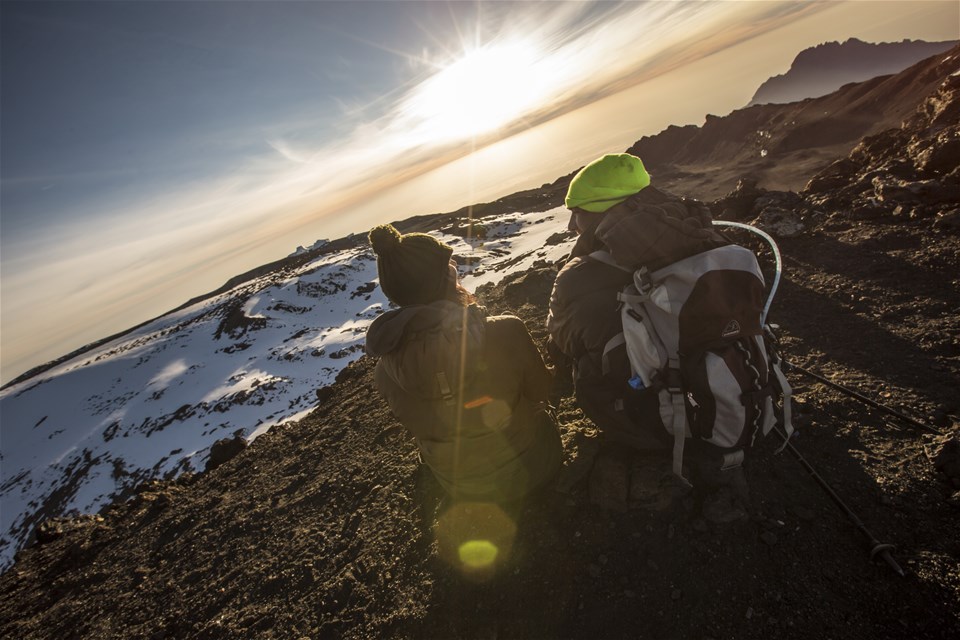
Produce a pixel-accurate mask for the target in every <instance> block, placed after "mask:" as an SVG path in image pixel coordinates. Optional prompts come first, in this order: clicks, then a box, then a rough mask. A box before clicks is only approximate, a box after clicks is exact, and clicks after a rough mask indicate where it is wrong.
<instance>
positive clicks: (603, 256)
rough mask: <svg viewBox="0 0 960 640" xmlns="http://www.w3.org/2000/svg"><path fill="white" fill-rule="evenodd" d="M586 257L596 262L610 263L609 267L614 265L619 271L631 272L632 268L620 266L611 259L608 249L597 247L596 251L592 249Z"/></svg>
mask: <svg viewBox="0 0 960 640" xmlns="http://www.w3.org/2000/svg"><path fill="white" fill-rule="evenodd" d="M587 257H588V258H593V259H594V260H596V261H597V262H602V263H603V264H607V265H610V266H611V267H614V268H616V269H620V271H626V272H627V273H633V269H628V268H626V267H622V266H620V265H619V264H617V261H616V260H614V259H613V256H612V255H610V252H609V251H604V250H603V249H599V250H597V251H594V252H593V253H590V254H587Z"/></svg>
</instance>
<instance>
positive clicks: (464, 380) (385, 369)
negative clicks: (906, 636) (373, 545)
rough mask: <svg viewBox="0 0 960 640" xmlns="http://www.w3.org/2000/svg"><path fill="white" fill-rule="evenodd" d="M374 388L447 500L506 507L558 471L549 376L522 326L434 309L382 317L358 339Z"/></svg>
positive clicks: (472, 310)
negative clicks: (372, 360)
mask: <svg viewBox="0 0 960 640" xmlns="http://www.w3.org/2000/svg"><path fill="white" fill-rule="evenodd" d="M366 348H367V353H369V354H370V355H372V356H379V357H380V361H379V362H378V363H377V367H376V371H375V381H376V385H377V389H378V390H379V391H380V393H381V394H382V395H383V397H384V398H385V399H386V401H387V403H388V404H389V405H390V409H391V410H392V411H393V413H394V415H396V416H397V419H398V420H399V421H400V422H401V423H402V424H403V425H404V427H406V428H407V429H408V430H409V431H410V432H411V433H412V434H413V435H414V437H415V438H416V440H417V443H418V445H419V447H420V451H421V454H422V457H423V461H424V463H426V464H427V465H428V466H429V467H430V469H431V470H432V471H433V473H434V475H435V476H436V478H437V480H438V481H439V482H440V484H441V485H442V486H443V487H444V489H446V490H447V491H448V492H449V493H451V494H452V495H454V496H457V497H462V498H467V499H482V500H494V501H510V500H515V499H517V498H520V497H522V496H523V495H525V494H526V493H528V492H529V491H531V490H533V489H535V488H537V487H539V486H542V485H543V484H544V483H545V482H546V481H547V480H549V479H550V477H551V476H552V475H553V474H554V473H555V472H556V471H557V469H558V468H559V466H560V461H561V451H562V445H561V442H560V436H559V433H558V432H557V429H556V426H555V425H554V423H553V421H552V419H550V418H549V415H548V414H547V413H546V412H545V410H544V409H545V406H546V401H547V398H548V395H549V390H550V383H551V377H550V374H549V372H548V371H547V368H546V367H545V366H544V364H543V359H542V358H541V357H540V353H539V351H538V350H537V347H536V345H535V344H534V343H533V340H532V339H531V338H530V334H529V333H528V332H527V329H526V327H525V326H524V324H523V321H522V320H520V319H519V318H516V317H514V316H493V317H489V318H488V317H486V313H485V311H484V310H483V309H482V308H481V307H478V306H476V305H471V306H469V307H466V308H464V307H462V306H460V305H457V304H455V303H453V302H449V301H440V302H435V303H433V304H430V305H416V306H409V307H404V308H401V309H396V310H393V311H388V312H386V313H384V314H383V315H381V316H380V317H378V318H377V319H376V320H375V321H374V322H373V324H372V325H371V326H370V329H369V330H368V332H367V346H366Z"/></svg>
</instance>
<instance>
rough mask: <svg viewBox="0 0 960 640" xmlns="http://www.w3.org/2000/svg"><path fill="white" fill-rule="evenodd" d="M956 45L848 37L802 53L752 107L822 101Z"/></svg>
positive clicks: (763, 87) (760, 93) (759, 91)
mask: <svg viewBox="0 0 960 640" xmlns="http://www.w3.org/2000/svg"><path fill="white" fill-rule="evenodd" d="M956 44H957V41H945V42H925V41H923V40H907V39H904V40H903V41H901V42H881V43H870V42H864V41H863V40H860V39H858V38H848V39H847V40H846V41H844V42H842V43H841V42H838V41H835V40H834V41H830V42H824V43H822V44H818V45H816V46H814V47H810V48H807V49H804V50H803V51H801V52H800V53H799V54H797V56H796V58H794V60H793V63H792V64H791V65H790V69H789V70H788V71H787V72H786V73H785V74H781V75H777V76H773V77H772V78H770V79H769V80H767V81H766V82H764V83H763V84H762V85H760V88H759V89H757V92H756V93H755V94H754V96H753V99H751V100H750V105H755V104H769V103H777V104H785V103H788V102H797V101H800V100H805V99H807V98H818V97H820V96H823V95H826V94H828V93H832V92H833V91H836V90H837V89H839V88H840V87H842V86H843V85H845V84H849V83H851V82H862V81H864V80H869V79H870V78H875V77H877V76H883V75H889V74H891V73H899V72H900V71H903V70H904V69H906V68H907V67H909V66H911V65H913V64H916V63H917V62H919V61H920V60H923V59H925V58H928V57H930V56H934V55H937V54H939V53H943V52H944V51H946V50H947V49H949V48H950V47H952V46H954V45H956ZM750 105H748V106H750Z"/></svg>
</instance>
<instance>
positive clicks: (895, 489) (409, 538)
mask: <svg viewBox="0 0 960 640" xmlns="http://www.w3.org/2000/svg"><path fill="white" fill-rule="evenodd" d="M781 249H782V251H783V253H784V255H785V262H786V264H785V268H786V273H785V278H784V281H783V282H782V284H781V292H780V293H779V295H778V297H777V300H776V303H775V306H774V310H773V315H774V316H775V320H777V321H779V322H780V323H781V324H782V326H783V329H782V333H783V339H784V343H785V345H786V347H787V355H788V357H789V359H790V360H792V361H794V362H796V363H799V364H803V365H806V366H809V367H811V368H813V369H816V370H817V371H819V372H821V373H823V374H824V375H827V376H830V377H831V378H833V379H834V380H837V381H839V382H842V383H843V384H847V385H849V386H851V387H853V388H855V389H857V390H859V391H861V392H863V393H864V394H866V395H868V396H870V397H872V398H876V399H879V400H881V401H883V402H886V403H889V404H890V405H891V406H893V407H897V408H899V409H902V410H903V411H904V412H906V413H909V414H910V415H912V416H916V417H918V418H919V419H921V420H924V421H929V422H931V423H936V424H937V425H939V427H940V428H942V429H943V430H944V431H945V432H952V433H954V434H956V433H957V431H958V430H960V428H958V424H957V419H956V415H957V413H958V406H957V395H956V390H957V389H958V388H960V384H958V382H960V379H958V372H960V348H958V346H957V345H958V331H960V320H958V316H957V313H956V312H957V310H958V309H960V286H958V284H960V282H958V280H957V277H958V276H957V274H958V273H960V271H958V266H960V260H958V256H960V240H958V237H957V236H956V235H949V234H947V235H945V234H942V233H937V232H934V231H933V230H932V228H931V224H930V221H929V220H917V221H904V222H897V223H895V224H894V223H892V221H891V220H876V221H859V222H858V221H849V220H846V219H843V218H840V217H837V216H834V217H833V218H824V219H823V220H822V221H821V222H820V223H819V228H818V229H817V230H815V231H813V232H811V233H808V234H806V235H804V236H802V237H799V238H795V239H792V240H784V241H783V242H782V243H781ZM553 277H554V272H553V271H552V269H549V268H542V269H539V270H532V271H530V272H527V273H523V274H518V275H516V276H513V277H511V278H509V279H508V280H507V281H506V282H504V283H502V285H501V286H499V287H496V288H487V289H485V290H484V291H482V292H481V293H482V297H483V300H484V302H485V303H486V304H487V305H489V307H490V308H491V310H493V311H496V312H512V313H516V314H518V315H520V316H521V317H522V318H524V320H525V321H526V322H527V325H528V327H530V328H531V330H532V332H533V334H534V335H535V337H536V338H537V340H538V341H540V342H541V344H542V341H543V339H544V338H545V335H544V331H543V328H542V324H543V317H544V314H545V305H546V302H547V297H548V295H549V291H550V287H551V284H552V281H553ZM372 366H373V362H372V361H371V360H369V359H367V358H362V359H361V360H359V361H358V362H356V363H354V364H353V365H351V366H350V367H348V368H347V369H346V370H344V372H343V373H342V374H341V376H340V379H339V381H338V382H337V384H336V385H334V387H332V388H331V389H330V390H329V392H328V393H329V394H330V395H329V397H328V398H327V400H326V402H325V403H324V406H323V407H321V408H319V409H317V410H316V411H315V412H314V413H313V414H312V415H310V416H309V417H308V418H306V419H304V420H303V421H301V422H299V423H297V424H294V425H291V426H288V427H285V428H282V429H280V430H275V431H272V432H270V433H268V434H266V435H264V436H262V437H261V438H259V439H257V440H256V441H255V442H254V443H253V444H252V445H251V446H250V447H248V448H246V449H245V450H244V451H242V452H241V453H239V454H238V455H237V456H236V457H234V458H233V459H231V460H229V461H227V462H225V463H224V464H222V465H221V466H219V467H217V468H216V469H214V470H212V471H210V472H208V473H205V474H202V475H199V476H195V477H188V478H182V479H181V480H179V481H177V482H174V483H169V484H152V485H148V486H145V487H143V489H142V491H141V492H140V493H139V495H138V496H137V497H135V498H134V499H133V500H131V501H129V502H127V503H125V504H119V505H116V506H114V507H113V508H111V509H110V510H108V511H107V512H105V513H104V514H102V516H95V517H86V518H81V519H75V520H66V521H61V522H59V523H54V524H53V525H51V526H48V527H46V528H45V537H44V539H47V540H49V541H48V542H46V543H45V544H40V545H35V546H33V547H31V548H28V549H26V550H24V551H22V552H21V553H20V555H19V557H18V562H17V563H16V565H15V566H14V567H13V568H12V569H10V570H9V571H7V572H6V573H5V574H4V575H3V576H2V577H0V593H2V596H3V597H2V604H0V636H2V637H6V638H72V637H77V638H80V637H89V638H254V637H256V638H269V637H274V638H298V637H309V638H336V637H346V638H368V637H429V638H478V637H479V638H497V637H499V638H561V637H562V638H566V637H577V638H579V637H601V638H621V637H624V638H626V637H630V638H636V637H651V638H660V637H680V638H705V637H709V638H767V637H783V638H801V637H803V638H827V637H844V638H876V637H902V638H920V637H922V638H955V637H957V633H958V632H960V606H958V604H957V603H958V602H960V519H958V512H957V501H956V500H955V499H954V500H953V501H952V503H951V494H952V491H953V489H952V488H951V487H950V485H949V484H948V483H947V481H946V479H945V478H944V477H943V476H942V475H940V474H938V472H936V471H935V470H934V468H933V466H932V465H931V463H930V462H929V460H928V456H927V453H925V447H926V448H927V450H929V451H930V452H933V451H935V449H936V443H935V440H937V438H936V437H934V436H932V435H928V434H925V433H923V432H920V431H918V430H917V429H915V428H913V427H909V426H907V425H905V424H903V423H902V422H901V421H898V420H897V419H894V418H890V417H888V416H887V415H885V414H883V413H881V412H879V411H876V410H874V409H870V408H868V407H866V406H864V405H862V404H860V403H857V402H856V401H854V400H851V399H849V398H847V397H846V396H843V395H841V394H839V393H837V392H835V391H832V390H830V389H828V388H826V387H825V386H823V385H821V384H819V383H815V382H813V381H812V380H809V379H805V378H804V377H802V376H800V375H797V374H796V373H794V374H792V375H791V381H792V383H793V384H794V386H795V389H796V392H797V397H796V408H797V412H798V414H799V415H798V418H797V422H798V424H799V428H800V432H801V435H800V436H799V437H798V439H797V441H796V442H797V446H798V448H799V449H800V450H801V451H802V452H803V453H804V454H805V455H806V457H807V458H808V459H809V460H810V462H811V463H812V464H814V465H815V466H816V468H817V469H818V470H819V472H820V473H821V474H822V475H823V476H824V477H825V478H826V479H827V480H828V481H829V482H830V483H831V484H832V485H833V486H834V487H835V488H836V490H837V491H838V492H839V494H840V495H841V496H842V498H843V499H844V500H845V501H846V502H847V504H849V505H850V507H851V508H852V509H853V510H854V511H855V512H856V513H857V514H858V515H859V516H860V518H861V519H862V520H863V522H864V524H865V525H866V527H868V528H869V530H870V531H871V532H873V534H874V535H875V536H876V538H877V539H879V540H880V541H882V542H890V543H893V544H896V545H897V548H896V550H895V551H894V555H895V557H896V559H897V560H898V561H899V563H900V564H901V566H902V567H903V568H904V569H905V571H906V577H903V578H901V577H899V576H897V575H896V574H894V573H893V571H891V569H890V568H888V567H887V566H885V565H884V564H882V563H880V562H872V561H871V560H870V557H869V549H870V545H869V544H867V540H866V538H864V537H863V536H862V535H861V534H860V533H859V532H858V531H857V530H856V529H855V528H854V527H853V525H852V524H851V523H850V522H849V521H848V520H847V518H846V517H845V516H844V515H843V514H842V513H841V512H840V511H839V510H838V509H836V508H835V507H834V505H833V504H832V503H831V502H830V501H829V500H828V499H827V498H826V496H825V495H824V494H823V493H822V492H821V490H820V489H819V488H818V486H817V485H816V484H815V483H814V482H813V481H812V480H811V479H810V478H809V477H807V475H806V473H805V472H804V471H803V470H802V469H801V467H800V466H799V465H798V464H796V463H795V462H794V461H793V460H791V459H790V458H789V457H787V456H786V455H785V454H784V455H779V456H776V455H774V454H773V449H774V445H775V444H776V443H775V442H774V439H775V438H773V437H771V438H768V439H767V440H766V441H764V442H762V443H761V444H760V445H759V446H758V447H757V448H756V449H755V451H754V452H753V458H752V460H751V464H750V465H749V466H748V468H747V476H748V479H749V482H750V486H751V488H752V492H753V499H754V503H755V504H754V507H755V510H756V513H755V514H754V516H753V517H752V518H751V519H749V520H745V521H741V522H734V523H728V524H722V525H717V524H712V523H709V522H707V521H705V520H704V519H703V518H701V517H700V515H699V512H698V510H697V509H696V508H695V507H694V505H693V503H692V502H691V501H690V500H689V499H688V500H685V501H678V502H676V503H675V504H674V505H673V506H672V507H671V508H669V509H666V510H664V511H647V510H642V509H634V510H629V511H626V512H622V513H621V512H614V511H604V510H602V509H600V508H599V507H597V506H595V505H594V504H592V503H591V502H590V500H589V497H588V484H589V482H588V480H587V479H586V474H585V470H586V469H587V468H588V467H589V461H590V458H591V454H592V453H593V452H595V451H596V442H597V440H596V434H595V431H594V429H593V428H592V426H591V425H590V423H589V422H587V421H585V420H584V419H583V418H582V416H581V414H580V412H579V410H578V409H577V408H576V407H575V405H574V403H573V401H572V400H571V399H569V398H568V399H565V400H564V401H563V402H562V404H561V406H560V412H559V415H560V419H561V423H562V430H563V438H564V443H565V450H566V465H567V466H566V468H565V470H564V476H563V482H564V483H565V484H566V485H571V484H572V485H573V486H572V488H569V489H568V490H567V491H566V492H565V493H564V492H559V491H555V490H551V491H547V492H545V493H544V494H543V495H541V496H538V498H537V500H536V501H533V502H531V503H529V504H527V505H525V506H524V507H523V508H522V509H520V510H519V511H516V512H513V513H511V514H510V515H505V514H495V515H494V516H491V515H490V514H485V513H481V512H479V511H478V510H476V509H475V510H474V512H473V513H472V514H471V515H470V516H464V515H463V512H462V511H461V512H459V513H460V516H459V519H458V518H457V517H456V513H457V510H459V509H461V507H456V506H454V507H451V506H450V505H447V504H445V503H441V501H440V495H439V490H438V488H437V486H436V484H435V483H434V481H433V480H432V479H431V477H430V476H429V473H428V472H426V471H425V469H424V468H423V467H421V466H420V464H419V463H418V460H417V454H416V447H415V445H414V443H413V442H412V440H411V439H410V438H409V437H408V436H407V435H406V434H405V432H404V431H403V430H402V429H401V428H400V427H399V425H398V424H397V423H396V422H395V421H394V419H393V418H392V417H391V416H390V414H389V412H388V410H387V409H386V406H385V405H384V403H383V402H382V401H381V399H380V398H379V397H378V395H377V394H376V392H375V391H374V389H373V387H372V383H371V372H372ZM578 480H579V481H578ZM445 513H446V514H447V515H444V514H445ZM471 518H474V520H471ZM498 518H499V519H498ZM504 518H507V521H501V520H503V519H504ZM510 521H513V522H515V523H516V530H515V534H513V535H511V530H510V529H511V526H510V525H511V522H510ZM438 523H439V524H438ZM488 526H489V527H493V528H492V529H490V530H483V531H480V530H481V529H483V527H488ZM471 527H473V528H474V529H476V530H478V531H479V533H476V532H474V535H475V536H480V537H483V538H485V539H489V540H493V541H495V542H496V543H497V545H498V547H499V548H500V550H501V553H500V555H499V557H498V559H497V562H496V565H495V570H494V571H488V572H486V573H482V572H481V573H478V572H477V571H467V572H466V573H464V571H462V570H461V565H460V562H459V561H457V560H456V558H455V557H453V558H452V557H451V554H449V553H448V551H449V549H450V548H451V536H452V537H454V538H456V536H463V535H468V533H469V532H467V533H465V529H469V528H471ZM457 539H459V538H457ZM454 555H455V554H454ZM451 560H452V561H451Z"/></svg>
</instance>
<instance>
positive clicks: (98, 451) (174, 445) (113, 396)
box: [0, 208, 572, 570]
mask: <svg viewBox="0 0 960 640" xmlns="http://www.w3.org/2000/svg"><path fill="white" fill-rule="evenodd" d="M566 222H567V212H566V209H563V208H557V209H552V210H550V211H546V212H538V213H527V214H521V213H513V214H507V215H503V216H499V217H496V218H488V219H485V220H483V225H484V227H485V228H486V230H487V233H486V238H485V239H484V240H478V239H471V240H469V241H467V240H465V239H463V238H461V237H458V236H455V235H450V234H448V233H443V231H442V230H441V231H439V232H435V233H434V234H433V235H435V236H436V237H438V238H439V239H441V240H442V241H444V242H447V243H449V244H450V245H451V246H453V247H454V252H455V255H459V256H470V257H471V258H472V260H471V263H472V264H471V265H470V266H466V267H462V268H461V274H462V275H463V282H464V286H466V287H467V288H468V289H471V290H473V289H475V288H476V287H478V286H480V285H481V284H484V283H487V282H498V281H499V280H500V279H501V278H503V277H504V276H505V275H507V274H509V273H512V272H515V271H524V270H526V269H528V268H530V267H531V266H532V265H533V264H534V262H535V261H537V260H547V261H554V260H557V259H559V258H560V257H562V256H564V255H566V254H567V253H568V252H569V250H570V247H571V244H572V239H569V238H566V239H563V241H559V242H558V241H557V236H556V234H558V233H560V232H563V231H564V230H565V228H566V227H565V225H566ZM551 236H555V239H554V240H553V241H551V242H556V244H548V242H547V240H548V238H550V237H551ZM388 306H389V303H388V302H387V300H386V299H385V297H384V296H383V294H382V293H381V291H380V289H379V287H378V285H377V266H376V259H375V257H374V255H373V252H372V250H371V249H370V248H369V247H368V246H366V245H364V246H361V247H354V248H350V249H347V250H343V251H338V252H334V253H328V254H325V255H323V256H321V257H319V258H318V259H316V260H314V261H313V262H310V263H308V264H305V265H303V266H302V267H299V268H297V269H296V270H295V271H292V272H286V273H276V272H275V273H271V274H268V275H265V276H262V277H260V278H257V279H254V280H252V281H249V282H246V283H244V284H242V285H239V286H237V287H236V288H234V289H232V290H230V291H228V292H226V293H222V294H220V295H217V296H214V297H212V298H209V299H207V300H204V301H202V302H199V303H196V304H194V305H192V306H190V307H187V308H184V309H181V310H178V311H176V312H173V313H170V314H167V315H165V316H162V317H160V318H157V319H156V320H154V321H153V322H150V323H149V324H147V325H144V326H142V327H140V328H138V329H136V330H135V331H133V332H130V333H128V334H126V335H124V336H122V337H120V338H118V339H116V340H114V341H112V342H109V343H107V344H104V345H102V346H100V347H98V348H96V349H94V350H92V351H89V352H87V353H84V354H83V355H81V356H78V357H76V358H74V359H72V360H69V361H67V362H64V363H61V364H60V365H58V366H56V367H54V368H52V369H50V370H48V371H45V372H43V373H41V374H39V375H37V376H35V377H33V378H30V379H29V380H26V381H24V382H21V383H19V384H17V385H13V386H11V387H8V388H6V389H4V390H3V391H2V392H0V419H2V440H0V464H2V477H0V570H2V569H6V568H7V567H9V566H10V564H11V563H12V561H13V556H14V553H15V552H16V551H17V549H19V548H20V547H21V546H22V545H23V544H24V543H25V542H26V541H27V539H28V538H29V536H30V534H31V532H32V531H33V530H34V528H35V527H36V526H37V525H38V524H39V523H40V522H42V521H43V520H44V519H46V518H49V517H53V516H58V515H63V514H66V513H71V512H83V513H89V512H96V511H97V510H99V509H101V508H102V507H104V506H106V505H107V504H109V503H110V502H111V501H112V500H113V499H115V498H118V497H123V496H124V495H126V494H127V493H128V492H129V491H130V490H132V489H133V488H134V487H135V486H136V485H138V484H139V483H141V482H143V481H145V480H148V479H152V478H169V477H173V476H175V475H178V474H180V473H182V472H184V471H202V470H203V469H204V467H205V464H206V460H207V458H208V456H209V450H210V447H211V445H212V444H213V443H214V442H215V441H217V440H219V439H221V438H225V437H232V436H234V435H239V436H242V437H244V438H246V439H247V440H253V439H254V438H256V437H257V436H258V435H260V434H262V433H264V432H265V431H267V430H268V429H270V428H274V427H276V426H278V425H281V424H283V423H284V422H289V421H292V420H296V419H298V418H299V417H301V416H303V415H305V414H306V413H307V412H309V411H311V410H312V409H313V408H314V407H316V406H317V404H318V400H317V394H316V391H317V390H318V389H320V388H322V387H324V386H327V385H329V384H331V383H332V382H333V381H334V379H335V377H336V375H337V373H338V372H339V371H340V370H341V369H342V368H343V367H344V366H346V365H347V364H348V363H350V362H351V361H353V360H354V359H356V358H358V357H359V356H360V355H361V354H362V353H363V342H364V335H365V332H366V329H367V327H368V326H369V325H370V322H371V321H372V320H373V319H374V318H375V317H376V316H377V315H378V314H379V313H381V312H382V311H383V310H384V309H386V308H387V307H388Z"/></svg>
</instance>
